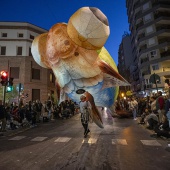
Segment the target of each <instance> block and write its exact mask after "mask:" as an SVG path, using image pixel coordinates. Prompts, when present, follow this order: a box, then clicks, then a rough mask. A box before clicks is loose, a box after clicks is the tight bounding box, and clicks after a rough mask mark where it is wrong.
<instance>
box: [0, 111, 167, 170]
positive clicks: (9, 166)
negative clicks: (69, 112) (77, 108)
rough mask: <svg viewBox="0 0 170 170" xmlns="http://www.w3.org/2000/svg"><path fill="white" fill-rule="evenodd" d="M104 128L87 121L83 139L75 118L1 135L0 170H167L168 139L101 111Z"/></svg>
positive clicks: (81, 129)
mask: <svg viewBox="0 0 170 170" xmlns="http://www.w3.org/2000/svg"><path fill="white" fill-rule="evenodd" d="M103 123H104V129H100V128H99V127H97V126H96V125H95V124H94V123H91V124H90V125H89V126H90V130H91V134H90V135H89V136H88V137H87V138H84V136H83V128H82V125H81V122H80V114H76V115H75V116H73V117H71V118H70V119H64V120H61V119H57V120H54V121H51V122H47V123H42V122H41V123H39V125H38V126H37V127H35V128H30V129H27V130H25V131H23V132H18V133H17V132H16V133H14V132H13V133H8V132H6V133H4V136H1V137H0V146H1V148H0V169H2V170H3V169H4V170H17V169H21V170H30V169H31V170H41V169H42V170H43V169H45V170H48V169H49V170H52V169H56V170H60V169H62V170H74V169H75V170H81V169H84V170H87V169H92V170H100V169H102V170H114V169H115V170H119V169H121V170H134V169H138V170H144V169H145V170H151V169H154V170H160V169H161V170H168V169H169V167H170V162H169V159H170V153H169V152H168V150H167V147H168V142H169V143H170V141H168V139H161V138H156V139H155V138H152V137H150V134H152V131H149V130H147V129H145V128H144V127H143V126H142V125H138V123H137V121H135V120H133V119H132V118H122V119H120V118H112V117H111V116H110V115H108V114H107V113H106V112H105V111H104V112H103Z"/></svg>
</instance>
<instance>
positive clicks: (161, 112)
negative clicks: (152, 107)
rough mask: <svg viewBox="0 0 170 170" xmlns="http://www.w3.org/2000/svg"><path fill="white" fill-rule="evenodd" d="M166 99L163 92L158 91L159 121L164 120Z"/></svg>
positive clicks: (157, 107) (157, 108)
mask: <svg viewBox="0 0 170 170" xmlns="http://www.w3.org/2000/svg"><path fill="white" fill-rule="evenodd" d="M164 107H165V99H164V98H163V96H162V92H161V91H159V92H158V98H157V99H156V110H157V112H158V114H159V123H161V122H162V121H163V115H164V114H165V109H164Z"/></svg>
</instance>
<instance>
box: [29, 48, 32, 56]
mask: <svg viewBox="0 0 170 170" xmlns="http://www.w3.org/2000/svg"><path fill="white" fill-rule="evenodd" d="M29 56H32V53H31V47H29Z"/></svg>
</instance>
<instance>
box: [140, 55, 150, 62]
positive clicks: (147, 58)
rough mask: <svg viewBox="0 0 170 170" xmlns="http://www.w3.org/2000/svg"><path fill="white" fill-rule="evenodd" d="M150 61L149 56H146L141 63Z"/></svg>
mask: <svg viewBox="0 0 170 170" xmlns="http://www.w3.org/2000/svg"><path fill="white" fill-rule="evenodd" d="M148 61H149V57H146V58H142V59H141V60H140V63H141V64H142V63H146V62H148Z"/></svg>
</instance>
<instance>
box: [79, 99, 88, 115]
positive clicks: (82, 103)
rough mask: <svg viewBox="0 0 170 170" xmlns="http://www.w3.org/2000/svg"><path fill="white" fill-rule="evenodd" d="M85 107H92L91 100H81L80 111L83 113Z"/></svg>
mask: <svg viewBox="0 0 170 170" xmlns="http://www.w3.org/2000/svg"><path fill="white" fill-rule="evenodd" d="M83 107H87V108H90V109H91V104H90V102H89V101H84V102H83V101H81V102H80V113H83Z"/></svg>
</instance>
